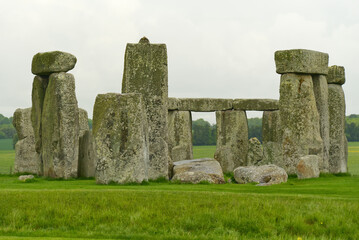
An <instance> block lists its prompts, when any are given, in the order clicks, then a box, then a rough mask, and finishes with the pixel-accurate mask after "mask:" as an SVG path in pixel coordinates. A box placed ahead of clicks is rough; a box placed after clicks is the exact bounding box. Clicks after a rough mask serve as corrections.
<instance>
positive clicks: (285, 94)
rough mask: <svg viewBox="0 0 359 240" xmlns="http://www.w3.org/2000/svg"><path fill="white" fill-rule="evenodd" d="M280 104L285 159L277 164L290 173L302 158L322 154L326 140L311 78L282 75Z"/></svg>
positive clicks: (293, 171) (298, 75)
mask: <svg viewBox="0 0 359 240" xmlns="http://www.w3.org/2000/svg"><path fill="white" fill-rule="evenodd" d="M279 107H280V121H281V128H282V130H283V131H282V133H283V135H282V153H283V162H282V163H277V164H278V166H280V167H283V168H284V169H285V170H286V171H287V173H288V174H294V173H295V172H296V166H297V165H298V161H299V158H300V157H302V156H305V155H317V156H319V157H320V158H322V157H323V141H322V138H321V135H320V124H319V113H318V110H317V105H316V99H315V96H314V90H313V81H312V77H311V76H310V75H304V74H284V75H282V77H281V82H280V100H279Z"/></svg>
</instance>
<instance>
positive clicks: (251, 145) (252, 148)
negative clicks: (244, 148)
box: [247, 137, 263, 166]
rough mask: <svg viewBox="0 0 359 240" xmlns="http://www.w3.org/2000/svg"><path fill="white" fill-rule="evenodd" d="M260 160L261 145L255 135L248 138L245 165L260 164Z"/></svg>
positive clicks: (261, 158) (261, 154)
mask: <svg viewBox="0 0 359 240" xmlns="http://www.w3.org/2000/svg"><path fill="white" fill-rule="evenodd" d="M262 160H263V147H262V144H261V142H260V141H259V140H258V139H257V138H256V137H253V138H250V139H249V140H248V154H247V162H248V164H247V165H248V166H252V165H255V166H258V165H261V162H262Z"/></svg>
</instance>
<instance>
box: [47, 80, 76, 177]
mask: <svg viewBox="0 0 359 240" xmlns="http://www.w3.org/2000/svg"><path fill="white" fill-rule="evenodd" d="M41 129H42V130H41V131H42V139H43V140H42V161H43V170H44V172H43V174H44V176H46V177H51V178H65V179H67V178H76V177H77V170H78V154H79V110H78V106H77V99H76V94H75V79H74V77H73V75H72V74H69V73H53V74H51V75H50V78H49V84H48V86H47V90H46V95H45V100H44V106H43V111H42V126H41Z"/></svg>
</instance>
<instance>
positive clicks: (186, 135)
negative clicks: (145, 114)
mask: <svg viewBox="0 0 359 240" xmlns="http://www.w3.org/2000/svg"><path fill="white" fill-rule="evenodd" d="M168 150H169V153H170V157H171V159H172V162H177V161H181V160H189V159H193V150H192V117H191V112H189V111H169V112H168Z"/></svg>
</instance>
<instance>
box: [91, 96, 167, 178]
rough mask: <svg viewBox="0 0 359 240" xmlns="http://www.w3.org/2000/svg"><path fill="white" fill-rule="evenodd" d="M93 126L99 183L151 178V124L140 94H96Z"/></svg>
mask: <svg viewBox="0 0 359 240" xmlns="http://www.w3.org/2000/svg"><path fill="white" fill-rule="evenodd" d="M92 126H93V128H92V129H93V138H94V142H95V146H96V158H97V161H96V162H97V166H96V181H97V183H100V184H108V183H110V182H116V183H120V184H123V183H128V182H138V183H140V182H142V181H146V180H148V164H149V146H148V144H149V143H148V125H147V117H146V113H145V109H144V103H143V100H142V97H141V94H135V93H130V94H116V93H108V94H99V95H97V97H96V102H95V106H94V113H93V125H92ZM166 147H167V146H166Z"/></svg>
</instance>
